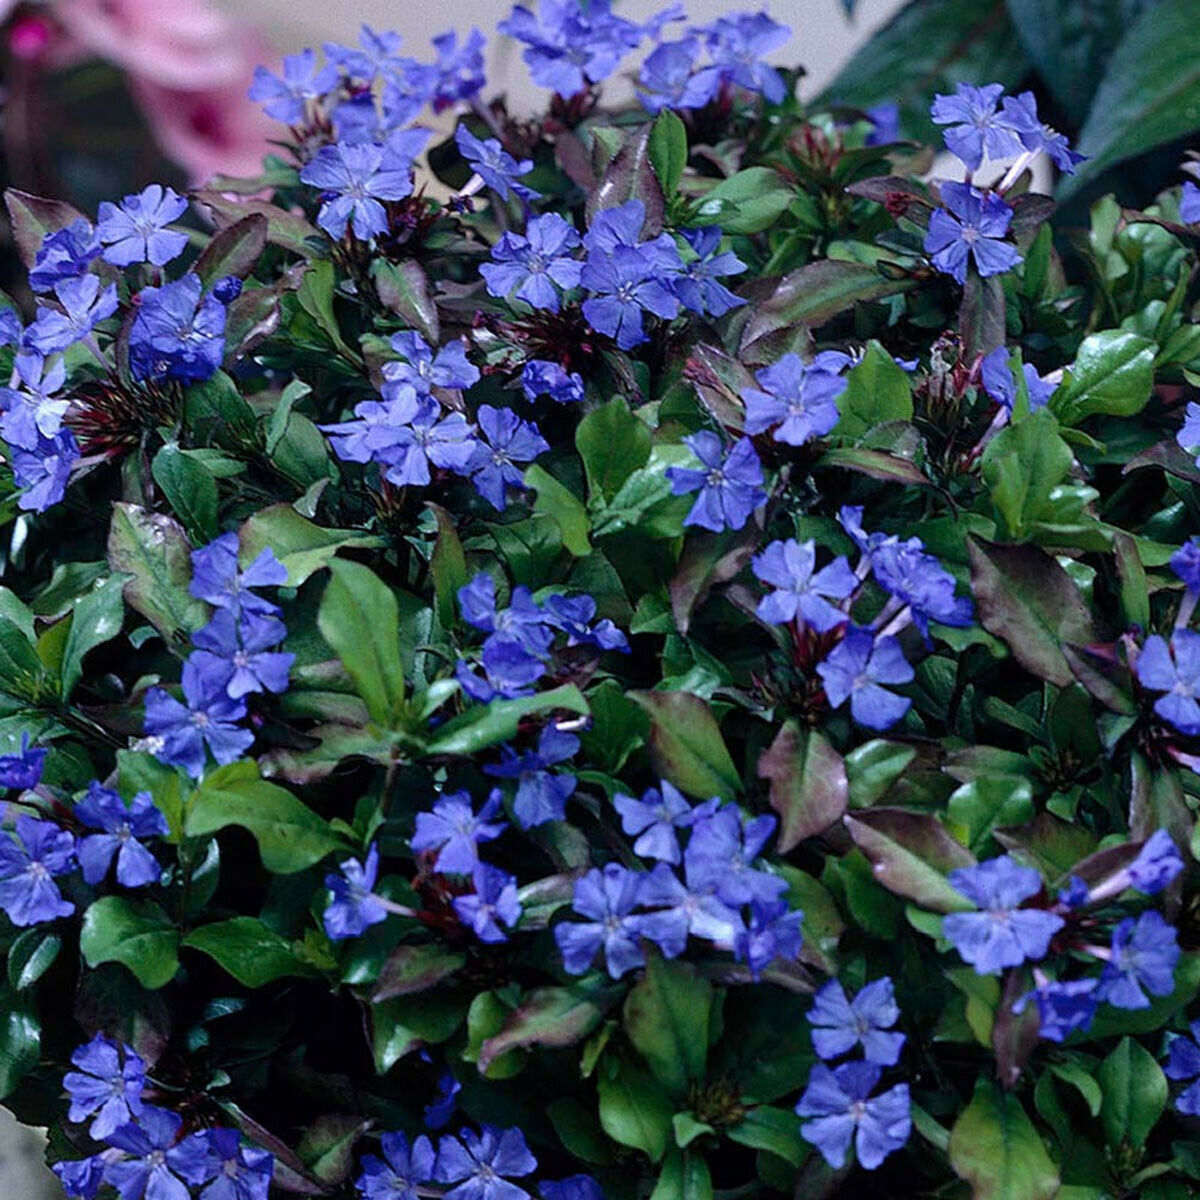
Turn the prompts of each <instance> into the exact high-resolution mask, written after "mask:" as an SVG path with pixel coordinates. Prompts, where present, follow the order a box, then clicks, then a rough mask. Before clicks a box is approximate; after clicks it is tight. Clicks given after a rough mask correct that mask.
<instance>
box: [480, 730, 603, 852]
mask: <svg viewBox="0 0 1200 1200" xmlns="http://www.w3.org/2000/svg"><path fill="white" fill-rule="evenodd" d="M578 751H579V739H578V738H577V737H576V736H575V735H574V734H573V733H564V732H563V731H562V730H560V729H556V728H555V727H554V726H553V725H547V726H546V727H545V728H544V729H543V730H542V732H541V735H540V736H539V737H538V744H537V749H536V750H526V751H525V753H524V754H517V753H516V751H514V750H512V749H510V748H509V747H508V746H502V747H501V753H502V754H503V755H504V757H503V758H502V759H501V760H500V762H498V763H488V764H487V765H486V766H485V767H484V768H483V770H484V773H485V774H487V775H493V776H495V777H496V778H497V779H515V780H516V781H517V794H516V795H515V796H514V797H513V816H514V817H516V819H517V825H518V826H519V827H520V828H521V829H532V828H534V827H535V826H537V825H544V824H545V823H546V822H547V821H561V820H562V819H563V818H564V816H565V815H566V803H567V800H568V799H570V797H571V794H572V792H574V791H575V784H576V782H577V781H576V779H575V776H574V775H571V774H570V773H567V772H564V773H562V774H557V775H555V774H552V773H551V772H550V770H549V768H550V767H552V766H554V765H556V764H557V763H561V762H566V760H567V759H569V758H572V757H574V755H575V754H576V753H578Z"/></svg>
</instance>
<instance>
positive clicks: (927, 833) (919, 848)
mask: <svg viewBox="0 0 1200 1200" xmlns="http://www.w3.org/2000/svg"><path fill="white" fill-rule="evenodd" d="M844 820H845V825H846V830H847V832H848V833H849V834H850V836H851V837H852V838H853V839H854V842H855V844H856V845H857V846H858V848H859V849H860V850H861V851H862V852H863V854H865V855H866V856H867V859H868V860H869V861H870V863H871V873H872V875H873V876H874V878H875V879H876V881H877V882H879V883H881V884H882V885H883V886H884V887H885V888H887V889H888V891H890V892H895V893H896V895H897V896H905V897H907V898H908V899H909V900H915V901H916V902H917V903H918V904H919V905H920V906H921V907H922V908H928V909H931V910H932V911H934V912H941V913H949V912H962V911H964V910H966V909H969V908H970V907H971V902H970V901H969V900H968V899H967V898H966V896H964V895H963V894H962V893H961V892H960V891H958V890H957V889H956V888H954V887H952V886H951V884H950V882H949V880H948V879H947V878H946V875H947V874H948V873H949V872H950V871H951V870H953V869H954V868H956V867H969V866H972V865H973V864H974V862H975V859H974V856H973V855H972V854H971V852H970V851H969V850H967V849H966V848H965V847H963V846H962V845H960V844H959V843H958V842H956V841H955V840H954V839H953V838H952V837H951V836H950V834H948V833H947V832H946V830H945V829H944V828H943V827H942V826H941V824H940V823H939V822H938V821H937V819H936V818H934V817H932V816H929V815H928V814H927V813H914V812H906V811H905V810H904V809H899V808H872V809H868V810H866V811H865V812H861V813H859V814H857V815H856V816H853V817H850V816H848V817H846V818H844Z"/></svg>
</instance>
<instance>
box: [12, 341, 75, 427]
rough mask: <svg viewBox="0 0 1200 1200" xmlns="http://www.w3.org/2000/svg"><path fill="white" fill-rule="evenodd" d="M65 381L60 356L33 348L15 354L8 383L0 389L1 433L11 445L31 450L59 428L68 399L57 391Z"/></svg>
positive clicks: (63, 367)
mask: <svg viewBox="0 0 1200 1200" xmlns="http://www.w3.org/2000/svg"><path fill="white" fill-rule="evenodd" d="M66 380H67V367H66V363H65V362H64V361H63V357H62V355H55V356H54V357H53V358H44V357H43V356H42V355H40V354H38V352H37V351H36V350H34V351H26V352H22V353H19V354H17V356H16V357H15V358H14V359H13V373H12V378H11V379H10V380H9V386H8V387H6V388H0V405H2V406H3V409H4V412H3V415H0V436H3V438H4V440H5V441H6V442H7V443H8V444H9V445H10V446H17V447H19V448H21V449H23V450H29V451H33V450H36V449H37V448H38V445H39V444H40V443H41V441H42V439H44V438H53V437H54V435H55V434H56V433H58V431H59V430H60V429H61V428H62V421H63V416H64V415H65V414H66V411H67V409H68V408H70V407H71V401H70V399H69V398H68V397H66V396H60V395H59V391H60V389H61V388H62V386H63V384H64V383H65V382H66Z"/></svg>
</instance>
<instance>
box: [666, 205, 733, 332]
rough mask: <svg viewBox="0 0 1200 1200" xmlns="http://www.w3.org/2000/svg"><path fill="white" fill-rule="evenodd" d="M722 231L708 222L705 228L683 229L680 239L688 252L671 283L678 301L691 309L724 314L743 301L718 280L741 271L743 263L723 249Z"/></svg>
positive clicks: (729, 251) (713, 314) (719, 314)
mask: <svg viewBox="0 0 1200 1200" xmlns="http://www.w3.org/2000/svg"><path fill="white" fill-rule="evenodd" d="M721 237H722V234H721V231H720V230H719V229H718V228H717V227H716V226H715V225H710V226H709V227H708V228H707V229H685V230H684V231H683V240H684V241H685V242H686V243H687V244H688V247H689V248H690V250H691V256H690V257H689V258H688V260H687V261H685V262H684V264H683V270H682V272H681V273H680V274H679V275H678V276H676V277H675V278H674V279H673V280H672V284H671V286H672V287H673V289H674V291H675V295H676V296H678V297H679V302H680V304H682V305H683V307H684V308H686V309H688V310H689V311H690V312H694V313H702V314H707V315H708V316H710V317H723V316H724V315H725V314H726V313H727V312H729V311H730V310H731V309H734V308H737V307H739V306H740V305H742V304H745V303H746V301H745V300H743V299H742V298H741V296H735V295H734V294H733V293H732V292H731V291H730V290H729V289H728V288H727V287H726V286H725V285H724V284H723V283H721V282H720V280H721V279H722V278H724V277H726V276H728V275H740V274H741V273H742V272H743V271H744V270H745V269H746V264H745V263H744V262H742V260H741V259H740V258H738V256H737V255H736V254H734V253H733V251H732V250H725V251H722V250H721V249H720V246H721Z"/></svg>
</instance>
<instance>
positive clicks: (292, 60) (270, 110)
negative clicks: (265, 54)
mask: <svg viewBox="0 0 1200 1200" xmlns="http://www.w3.org/2000/svg"><path fill="white" fill-rule="evenodd" d="M337 81H338V72H337V68H336V67H334V66H333V64H332V63H329V64H326V65H325V66H320V65H318V63H317V55H316V51H314V50H301V51H300V53H299V54H288V55H285V57H284V60H283V74H282V75H281V76H280V75H275V74H272V72H270V71H268V70H267V68H266V67H255V68H254V82H253V83H252V84H251V85H250V91H249V92H248V93H247V95H248V96H249V98H250V99H251V100H256V101H258V103H260V104H261V105H262V106H263V110H264V111H265V112H266V114H267V116H269V117H274V118H275V120H277V121H282V122H283V123H284V124H285V125H298V124H300V122H301V121H303V120H304V117H305V112H306V109H307V101H309V100H320V99H321V98H322V97H323V96H325V95H326V94H327V93H328V92H330V91H332V90H333V88H334V87H335V86H336V84H337Z"/></svg>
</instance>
